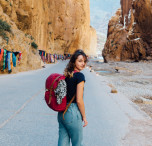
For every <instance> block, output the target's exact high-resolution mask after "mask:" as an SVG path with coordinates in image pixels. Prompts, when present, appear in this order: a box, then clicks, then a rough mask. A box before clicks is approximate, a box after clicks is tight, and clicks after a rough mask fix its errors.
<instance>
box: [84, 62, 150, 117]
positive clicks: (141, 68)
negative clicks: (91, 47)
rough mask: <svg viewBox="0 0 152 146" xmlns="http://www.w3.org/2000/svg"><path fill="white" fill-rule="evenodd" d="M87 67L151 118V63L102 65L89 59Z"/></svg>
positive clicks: (112, 63)
mask: <svg viewBox="0 0 152 146" xmlns="http://www.w3.org/2000/svg"><path fill="white" fill-rule="evenodd" d="M87 66H88V67H89V68H90V71H95V72H96V73H97V74H99V75H101V76H102V77H103V78H104V79H105V82H106V83H107V84H108V85H109V86H110V87H111V88H112V89H114V90H116V92H121V93H123V94H124V95H125V96H126V97H128V98H129V99H130V100H131V101H133V102H134V103H136V104H137V105H138V106H139V107H140V108H141V109H142V110H143V111H145V112H146V113H147V114H148V115H149V116H150V117H152V61H141V62H109V63H103V62H102V61H101V60H97V59H91V60H89V62H88V64H87Z"/></svg>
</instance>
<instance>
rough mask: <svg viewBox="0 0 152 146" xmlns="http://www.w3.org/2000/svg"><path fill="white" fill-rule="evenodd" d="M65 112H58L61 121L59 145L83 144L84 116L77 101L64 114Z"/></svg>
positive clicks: (79, 145) (81, 145)
mask: <svg viewBox="0 0 152 146" xmlns="http://www.w3.org/2000/svg"><path fill="white" fill-rule="evenodd" d="M64 118H65V120H63V112H59V113H58V122H59V139H58V146H70V139H71V142H72V146H83V144H82V140H83V125H82V116H81V113H80V111H79V109H78V106H77V104H76V103H72V104H71V105H70V107H69V108H68V110H67V112H66V113H65V115H64Z"/></svg>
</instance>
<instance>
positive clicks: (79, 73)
mask: <svg viewBox="0 0 152 146" xmlns="http://www.w3.org/2000/svg"><path fill="white" fill-rule="evenodd" d="M75 77H76V78H77V79H78V80H80V81H85V76H84V74H83V73H82V72H76V73H75Z"/></svg>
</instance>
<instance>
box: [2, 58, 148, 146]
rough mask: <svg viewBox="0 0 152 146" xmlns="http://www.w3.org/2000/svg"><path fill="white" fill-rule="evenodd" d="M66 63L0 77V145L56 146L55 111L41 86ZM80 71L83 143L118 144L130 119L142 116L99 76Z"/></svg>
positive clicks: (85, 145)
mask: <svg viewBox="0 0 152 146" xmlns="http://www.w3.org/2000/svg"><path fill="white" fill-rule="evenodd" d="M66 64H67V61H63V62H62V61H60V62H58V63H57V64H51V65H47V66H46V68H44V69H39V70H36V71H29V72H23V73H18V74H11V75H1V76H0V146H57V141H58V123H57V113H56V112H54V111H52V110H50V109H49V108H48V107H47V105H46V103H45V101H44V88H45V80H46V78H47V77H48V76H49V75H50V74H51V73H55V72H58V73H62V72H63V70H64V68H65V66H66ZM82 72H83V73H84V75H85V78H86V83H85V88H84V100H85V108H86V115H87V119H88V126H87V127H85V128H84V146H120V145H121V141H122V140H123V137H124V136H125V134H126V133H127V132H128V124H129V121H130V119H131V118H135V119H144V118H145V115H144V113H142V112H139V111H138V109H137V107H136V106H135V105H133V104H132V103H131V102H130V101H129V100H128V99H126V98H125V97H123V96H121V95H119V94H111V93H110V90H111V89H110V87H108V86H107V85H106V83H105V82H104V80H103V79H102V77H101V76H96V74H95V73H93V72H90V71H89V69H88V68H86V69H85V70H84V71H82Z"/></svg>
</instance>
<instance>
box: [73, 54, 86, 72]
mask: <svg viewBox="0 0 152 146" xmlns="http://www.w3.org/2000/svg"><path fill="white" fill-rule="evenodd" d="M85 65H86V62H85V57H83V55H79V56H78V58H77V59H76V61H75V68H74V69H75V70H78V71H81V70H83V69H84V68H85Z"/></svg>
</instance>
